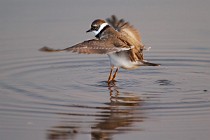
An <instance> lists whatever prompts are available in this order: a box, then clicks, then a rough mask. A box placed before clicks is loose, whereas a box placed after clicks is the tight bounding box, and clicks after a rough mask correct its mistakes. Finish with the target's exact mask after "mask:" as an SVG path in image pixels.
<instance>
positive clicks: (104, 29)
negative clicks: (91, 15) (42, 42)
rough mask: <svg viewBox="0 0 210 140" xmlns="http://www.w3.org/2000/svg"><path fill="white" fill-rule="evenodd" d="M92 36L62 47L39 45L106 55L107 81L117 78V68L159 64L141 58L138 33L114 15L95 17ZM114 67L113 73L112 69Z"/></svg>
mask: <svg viewBox="0 0 210 140" xmlns="http://www.w3.org/2000/svg"><path fill="white" fill-rule="evenodd" d="M86 32H87V33H88V32H92V33H94V35H95V38H93V39H90V40H85V41H83V42H81V43H78V44H76V45H73V46H71V47H68V48H65V49H53V48H50V47H47V46H44V47H42V48H40V49H39V50H40V51H44V52H60V51H69V52H76V53H79V54H107V55H108V57H109V60H110V73H109V76H108V80H107V83H111V82H114V81H116V80H115V78H116V76H117V73H118V71H119V69H120V68H123V69H127V70H132V69H136V68H138V67H140V66H159V65H160V64H156V63H151V62H148V61H147V60H145V59H144V55H143V51H144V50H145V49H146V48H145V46H144V44H143V43H142V39H141V35H140V33H139V32H138V31H137V29H135V28H134V27H133V25H130V23H129V22H125V20H124V19H118V18H117V17H116V16H115V15H112V16H111V17H110V18H107V19H106V20H104V19H96V20H94V21H93V22H92V24H91V27H90V29H89V30H87V31H86ZM114 70H115V72H114Z"/></svg>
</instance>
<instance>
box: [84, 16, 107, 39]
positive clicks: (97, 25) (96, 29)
mask: <svg viewBox="0 0 210 140" xmlns="http://www.w3.org/2000/svg"><path fill="white" fill-rule="evenodd" d="M106 26H108V23H106V22H105V21H104V20H102V19H96V20H95V21H93V22H92V24H91V28H90V29H89V30H88V31H86V32H93V33H94V34H95V35H96V36H97V35H98V34H99V33H100V32H101V31H102V30H103V29H104V28H105V27H106Z"/></svg>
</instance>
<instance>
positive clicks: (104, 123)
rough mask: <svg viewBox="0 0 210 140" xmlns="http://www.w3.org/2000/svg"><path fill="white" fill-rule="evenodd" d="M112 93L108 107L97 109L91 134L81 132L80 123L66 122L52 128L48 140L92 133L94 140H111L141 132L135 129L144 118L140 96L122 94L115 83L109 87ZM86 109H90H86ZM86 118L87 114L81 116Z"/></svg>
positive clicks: (72, 137)
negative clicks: (74, 124) (120, 134)
mask: <svg viewBox="0 0 210 140" xmlns="http://www.w3.org/2000/svg"><path fill="white" fill-rule="evenodd" d="M108 89H109V93H110V102H109V103H106V105H107V107H95V108H97V109H100V112H97V114H99V115H97V117H99V118H97V120H95V121H94V123H92V124H91V130H90V132H87V131H80V130H81V129H82V127H81V126H82V122H78V126H72V125H71V124H68V121H66V123H65V122H64V125H59V126H55V127H52V128H51V129H50V130H48V139H49V140H56V139H64V140H67V139H70V138H71V139H74V137H75V136H76V135H77V134H78V133H85V134H87V133H91V138H92V140H98V139H106V140H111V139H112V136H113V135H114V134H116V133H125V132H127V131H140V129H134V128H133V127H132V124H133V123H134V122H142V121H143V119H144V117H143V116H142V112H139V107H140V106H141V103H142V100H141V99H140V97H139V96H137V95H135V94H133V93H129V92H120V91H119V89H118V87H117V86H116V85H115V83H112V84H110V85H108ZM84 108H89V107H85V106H84ZM62 115H72V114H71V113H62ZM80 115H83V116H86V114H80Z"/></svg>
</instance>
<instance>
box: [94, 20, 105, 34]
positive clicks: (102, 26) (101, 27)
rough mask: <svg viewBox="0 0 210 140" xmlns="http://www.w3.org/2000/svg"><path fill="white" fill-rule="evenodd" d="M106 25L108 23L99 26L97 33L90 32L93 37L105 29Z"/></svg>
mask: <svg viewBox="0 0 210 140" xmlns="http://www.w3.org/2000/svg"><path fill="white" fill-rule="evenodd" d="M107 25H108V23H103V24H101V26H100V28H99V29H98V31H92V32H93V33H94V34H95V35H98V34H99V33H100V31H101V30H103V29H104V27H106V26H107Z"/></svg>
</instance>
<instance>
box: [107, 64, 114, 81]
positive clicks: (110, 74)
mask: <svg viewBox="0 0 210 140" xmlns="http://www.w3.org/2000/svg"><path fill="white" fill-rule="evenodd" d="M113 69H114V67H113V66H112V67H111V70H110V73H109V78H108V83H109V82H110V81H111V80H112V71H113Z"/></svg>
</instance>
